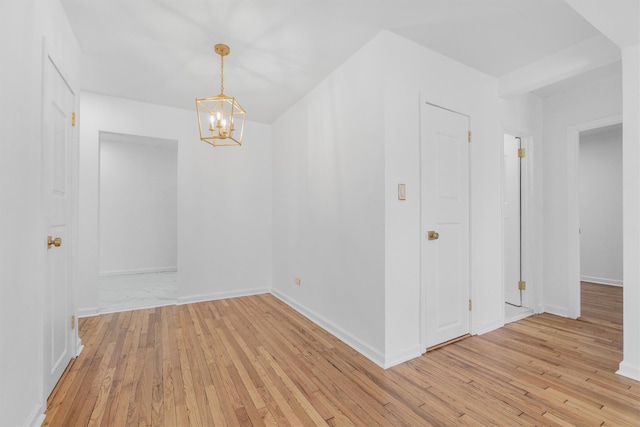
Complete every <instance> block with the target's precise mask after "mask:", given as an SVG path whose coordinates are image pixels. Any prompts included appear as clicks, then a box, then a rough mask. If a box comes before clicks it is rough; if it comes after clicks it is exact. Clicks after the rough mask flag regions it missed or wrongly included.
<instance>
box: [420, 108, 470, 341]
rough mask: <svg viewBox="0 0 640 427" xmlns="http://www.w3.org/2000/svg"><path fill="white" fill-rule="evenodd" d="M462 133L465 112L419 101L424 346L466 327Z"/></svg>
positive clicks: (465, 130) (466, 183)
mask: <svg viewBox="0 0 640 427" xmlns="http://www.w3.org/2000/svg"><path fill="white" fill-rule="evenodd" d="M467 135H468V118H467V116H464V115H462V114H458V113H454V112H451V111H448V110H445V109H442V108H439V107H435V106H432V105H429V104H425V105H423V108H422V111H421V171H422V172H421V174H422V177H421V189H422V195H421V198H422V202H421V205H422V213H421V216H422V217H421V228H422V246H421V257H422V261H421V272H422V273H421V276H422V277H421V281H422V289H423V290H424V293H423V295H424V300H423V304H424V307H425V318H424V321H425V323H426V324H425V325H424V331H425V332H424V335H423V337H424V342H425V343H426V345H425V347H426V348H429V347H433V346H435V345H438V344H441V343H443V342H446V341H449V340H452V339H454V338H457V337H460V336H462V335H465V334H468V333H469V330H470V329H469V286H470V280H469V142H468V136H467ZM429 235H431V237H430V236H429Z"/></svg>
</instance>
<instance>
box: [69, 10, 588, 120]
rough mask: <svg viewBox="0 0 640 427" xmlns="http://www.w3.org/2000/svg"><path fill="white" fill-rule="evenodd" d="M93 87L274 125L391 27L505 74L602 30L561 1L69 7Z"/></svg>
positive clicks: (87, 82) (85, 80)
mask: <svg viewBox="0 0 640 427" xmlns="http://www.w3.org/2000/svg"><path fill="white" fill-rule="evenodd" d="M61 1H62V4H63V6H64V8H65V11H66V13H67V16H68V18H69V21H70V23H71V27H72V28H73V31H74V33H75V35H76V37H77V39H78V42H79V44H80V47H81V49H82V54H83V55H82V62H81V75H82V78H81V87H82V89H84V90H88V91H92V92H97V93H102V94H107V95H113V96H119V97H124V98H129V99H134V100H139V101H145V102H151V103H155V104H160V105H167V106H173V107H178V108H186V109H194V99H195V98H196V97H205V96H211V95H216V94H217V93H218V92H219V84H220V75H219V72H220V60H219V57H218V56H217V55H216V54H214V52H213V45H214V44H216V43H226V44H228V45H229V46H230V47H231V55H230V56H228V57H226V58H225V93H227V94H229V95H232V96H235V97H236V98H237V99H238V100H239V101H240V103H241V104H242V106H243V107H244V108H245V109H246V110H247V119H248V120H252V121H257V122H264V123H271V122H272V121H273V120H274V119H276V118H277V117H278V116H280V115H281V114H282V113H283V112H284V111H285V110H286V109H287V108H289V107H290V106H291V105H292V104H294V103H295V102H296V101H297V100H299V99H300V98H301V97H302V96H303V95H305V94H306V93H307V92H308V91H309V90H311V89H312V88H313V87H315V86H316V85H317V84H318V82H319V81H321V80H322V79H323V78H324V77H326V76H327V75H328V74H329V73H330V72H331V71H333V70H334V69H335V68H337V67H338V66H339V65H340V64H342V63H343V62H344V61H345V60H346V59H347V58H348V57H349V56H351V55H352V54H353V53H355V52H356V51H357V50H358V49H359V48H360V47H362V46H363V45H364V44H366V43H367V42H368V41H369V40H370V39H371V38H372V37H374V36H375V35H376V34H377V33H379V32H380V31H381V30H384V29H386V30H389V31H392V32H394V33H397V34H399V35H401V36H404V37H406V38H408V39H411V40H414V41H415V42H417V43H419V44H422V45H424V46H426V47H428V48H430V49H433V50H435V51H437V52H440V53H442V54H444V55H447V56H449V57H451V58H453V59H456V60H458V61H460V62H462V63H465V64H467V65H469V66H471V67H474V68H476V69H478V70H480V71H482V72H485V73H487V74H490V75H492V76H495V77H500V76H502V75H505V74H507V73H509V72H511V71H513V70H516V69H518V68H521V67H523V66H525V65H527V64H529V63H531V62H534V61H536V60H539V59H541V58H544V57H547V56H549V55H551V54H553V53H556V52H558V51H560V50H562V49H564V48H567V47H569V46H573V45H575V44H576V43H579V42H581V41H584V40H587V39H589V38H591V37H594V36H596V35H598V34H599V32H598V30H596V29H595V28H594V27H593V26H592V25H591V24H589V23H588V22H587V21H586V20H585V19H584V18H582V16H581V15H579V14H578V13H577V12H575V11H574V9H572V8H571V7H569V6H568V5H567V4H566V3H565V2H564V1H562V0H183V1H180V2H177V1H175V0H135V1H133V0H109V1H105V0H61Z"/></svg>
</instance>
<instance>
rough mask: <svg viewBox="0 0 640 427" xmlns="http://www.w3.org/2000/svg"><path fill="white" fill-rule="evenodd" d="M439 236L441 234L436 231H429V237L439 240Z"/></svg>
mask: <svg viewBox="0 0 640 427" xmlns="http://www.w3.org/2000/svg"><path fill="white" fill-rule="evenodd" d="M438 237H440V234H438V233H436V232H435V231H427V239H429V240H438Z"/></svg>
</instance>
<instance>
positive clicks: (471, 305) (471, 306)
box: [469, 300, 473, 311]
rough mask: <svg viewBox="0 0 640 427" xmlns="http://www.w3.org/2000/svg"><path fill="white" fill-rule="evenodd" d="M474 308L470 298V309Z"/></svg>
mask: <svg viewBox="0 0 640 427" xmlns="http://www.w3.org/2000/svg"><path fill="white" fill-rule="evenodd" d="M471 310H473V303H472V302H471V300H469V311H471Z"/></svg>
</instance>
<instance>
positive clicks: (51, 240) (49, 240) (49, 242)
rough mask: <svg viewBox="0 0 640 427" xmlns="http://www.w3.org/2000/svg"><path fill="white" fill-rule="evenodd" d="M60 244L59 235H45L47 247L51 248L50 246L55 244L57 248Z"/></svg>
mask: <svg viewBox="0 0 640 427" xmlns="http://www.w3.org/2000/svg"><path fill="white" fill-rule="evenodd" d="M61 244H62V239H61V238H60V237H56V238H55V239H54V238H52V237H51V236H47V249H51V246H55V247H56V248H59V247H60V245H61Z"/></svg>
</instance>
